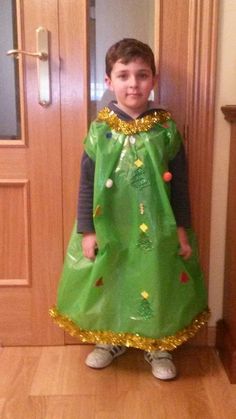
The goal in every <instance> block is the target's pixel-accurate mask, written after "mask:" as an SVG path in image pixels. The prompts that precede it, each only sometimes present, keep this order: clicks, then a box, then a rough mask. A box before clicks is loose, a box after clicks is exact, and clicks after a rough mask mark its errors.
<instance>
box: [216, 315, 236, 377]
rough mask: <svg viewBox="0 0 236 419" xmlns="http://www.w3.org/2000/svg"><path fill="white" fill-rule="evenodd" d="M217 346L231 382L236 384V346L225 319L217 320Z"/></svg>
mask: <svg viewBox="0 0 236 419" xmlns="http://www.w3.org/2000/svg"><path fill="white" fill-rule="evenodd" d="M216 348H217V349H218V351H219V356H220V359H221V361H222V363H223V365H224V368H225V371H226V373H227V375H228V377H229V380H230V382H231V384H236V346H235V343H234V342H233V339H232V337H231V335H230V331H229V329H228V328H227V325H226V323H225V321H224V320H219V321H218V322H217V329H216Z"/></svg>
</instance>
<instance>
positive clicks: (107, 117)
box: [97, 108, 170, 135]
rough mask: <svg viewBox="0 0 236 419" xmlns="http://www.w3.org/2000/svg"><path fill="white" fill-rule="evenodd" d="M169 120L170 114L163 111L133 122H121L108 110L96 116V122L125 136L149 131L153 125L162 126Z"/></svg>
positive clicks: (103, 110) (105, 109)
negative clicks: (100, 122) (106, 125)
mask: <svg viewBox="0 0 236 419" xmlns="http://www.w3.org/2000/svg"><path fill="white" fill-rule="evenodd" d="M168 119H170V113H169V112H167V111H163V110H158V111H154V112H153V113H151V114H150V115H146V116H144V117H143V118H137V119H135V120H133V121H128V122H127V121H123V120H122V119H120V118H118V116H117V115H116V114H115V113H114V112H113V111H111V110H110V109H109V108H103V109H102V110H101V111H100V112H99V113H98V116H97V121H102V122H106V123H107V124H108V125H109V126H110V127H111V128H112V129H114V130H115V131H117V132H122V133H124V134H126V135H131V134H136V133H138V132H143V131H149V130H150V129H151V128H153V127H154V125H155V124H163V123H165V122H166V121H168Z"/></svg>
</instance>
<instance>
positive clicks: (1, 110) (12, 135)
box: [0, 0, 21, 140]
mask: <svg viewBox="0 0 236 419" xmlns="http://www.w3.org/2000/svg"><path fill="white" fill-rule="evenodd" d="M15 48H17V27H16V5H15V1H11V0H0V139H14V140H15V139H19V138H20V137H21V132H20V131H21V129H20V103H19V69H18V61H17V60H15V59H14V58H12V57H9V56H6V51H8V50H9V49H15Z"/></svg>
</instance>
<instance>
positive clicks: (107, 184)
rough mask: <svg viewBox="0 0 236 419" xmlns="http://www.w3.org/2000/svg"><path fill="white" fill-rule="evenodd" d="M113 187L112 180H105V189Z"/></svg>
mask: <svg viewBox="0 0 236 419" xmlns="http://www.w3.org/2000/svg"><path fill="white" fill-rule="evenodd" d="M112 186H113V180H112V179H107V181H106V187H107V188H112Z"/></svg>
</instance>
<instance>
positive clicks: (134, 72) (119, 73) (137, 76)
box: [105, 58, 156, 118]
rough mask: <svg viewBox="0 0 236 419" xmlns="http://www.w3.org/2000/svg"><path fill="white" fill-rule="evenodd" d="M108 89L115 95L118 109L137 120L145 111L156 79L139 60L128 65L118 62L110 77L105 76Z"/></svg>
mask: <svg viewBox="0 0 236 419" xmlns="http://www.w3.org/2000/svg"><path fill="white" fill-rule="evenodd" d="M105 80H106V83H107V86H108V88H109V89H110V90H111V91H113V92H114V93H115V96H116V100H117V104H118V107H119V108H120V109H121V110H123V111H124V112H126V113H127V114H128V115H130V116H131V117H132V118H137V117H138V116H139V115H140V114H141V113H142V112H145V111H146V110H147V103H148V98H149V95H150V92H151V90H152V89H153V87H154V84H155V81H156V78H155V77H154V76H153V73H152V70H151V68H150V66H149V65H148V64H147V63H146V62H145V61H143V60H142V59H141V58H137V59H136V60H134V61H131V62H129V63H128V64H122V63H121V61H120V60H118V61H117V62H116V63H115V64H114V66H113V68H112V71H111V76H110V77H108V76H106V79H105Z"/></svg>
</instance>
